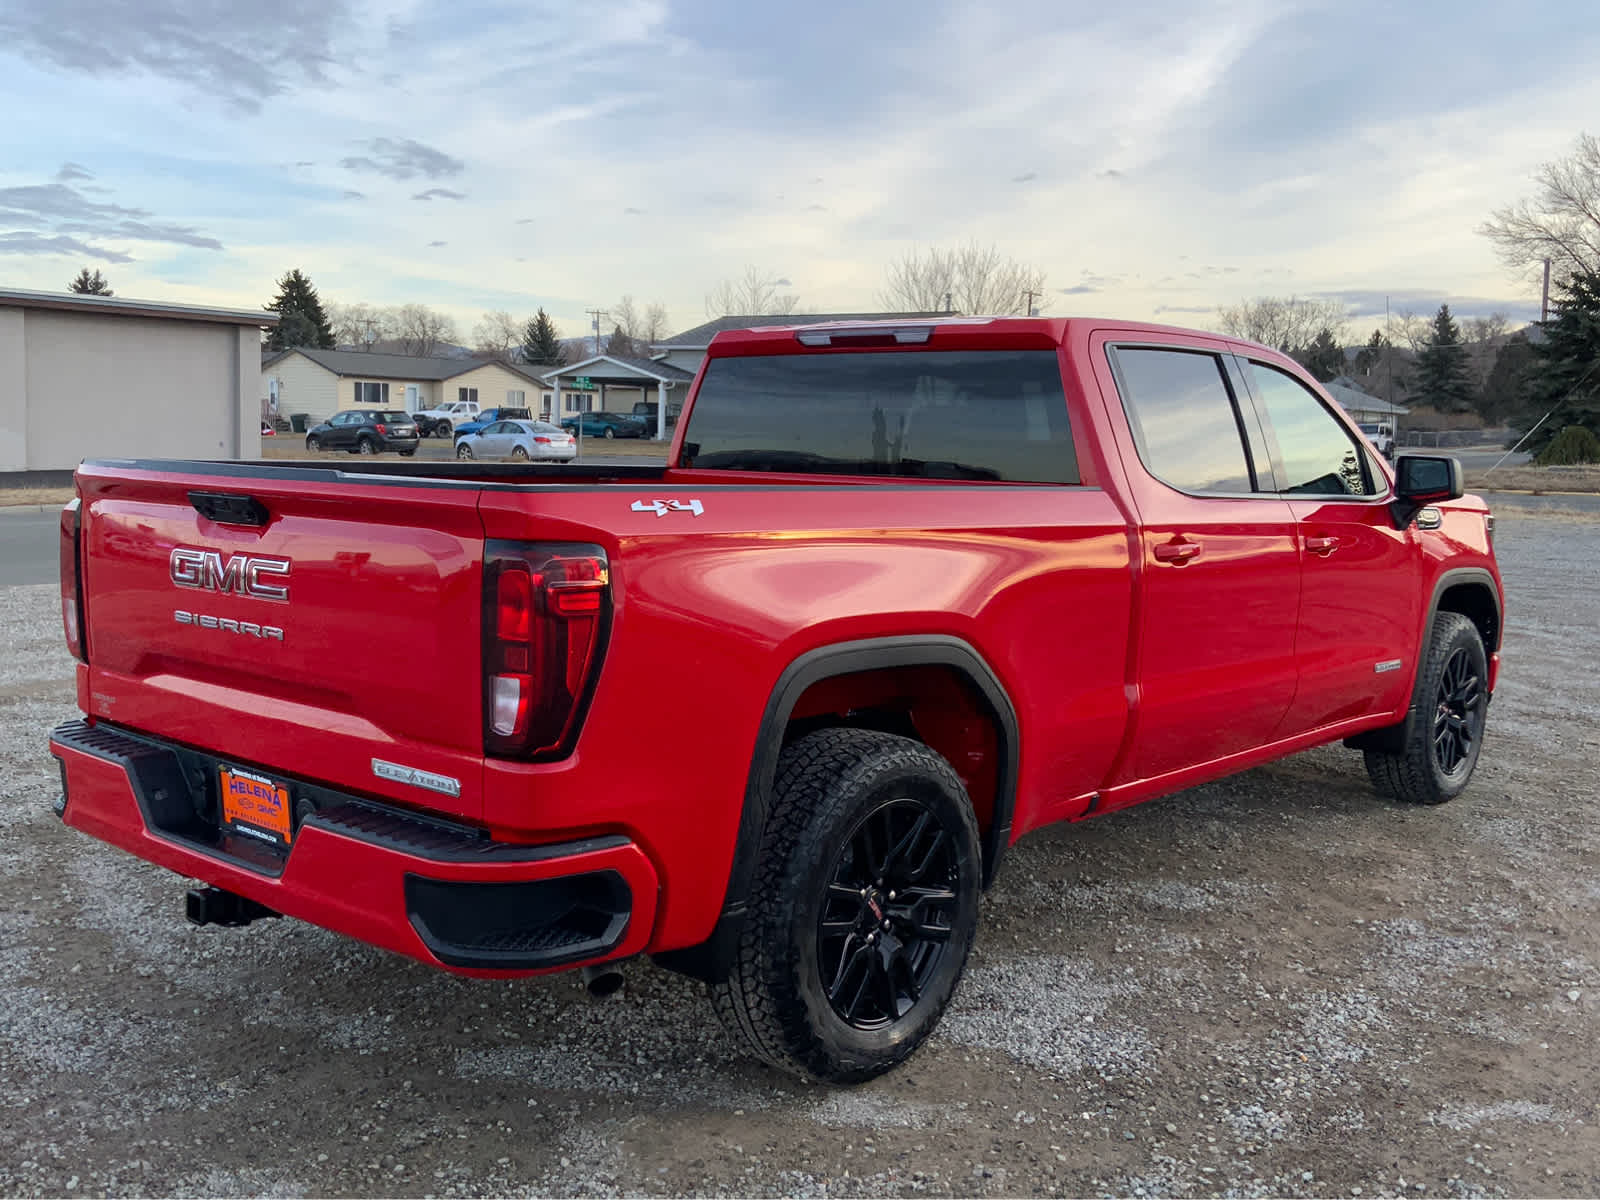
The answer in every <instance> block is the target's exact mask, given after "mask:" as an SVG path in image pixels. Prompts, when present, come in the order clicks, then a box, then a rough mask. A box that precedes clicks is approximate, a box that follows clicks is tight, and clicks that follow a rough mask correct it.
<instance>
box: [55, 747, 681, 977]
mask: <svg viewBox="0 0 1600 1200" xmlns="http://www.w3.org/2000/svg"><path fill="white" fill-rule="evenodd" d="M50 752H51V753H52V754H53V755H55V757H56V758H57V759H58V760H59V761H60V764H61V776H62V786H63V806H62V809H61V816H62V819H63V820H64V821H65V822H66V823H67V824H68V825H70V826H72V827H73V828H75V829H80V830H82V831H83V832H85V833H88V834H91V835H92V836H94V837H97V838H99V839H101V840H102V841H106V842H109V843H111V844H112V845H114V846H119V847H121V848H122V849H124V850H127V851H128V852H129V853H131V854H135V855H137V856H138V857H140V858H143V859H146V860H148V861H149V862H153V863H156V864H158V865H160V866H163V867H166V868H168V869H169V870H172V871H176V872H178V873H179V874H181V875H184V876H188V877H191V878H195V879H201V880H204V881H205V882H206V883H209V884H211V885H213V886H215V887H219V888H224V889H226V890H227V891H230V892H234V893H236V894H238V895H240V896H245V897H248V898H249V899H251V900H254V901H256V902H257V903H259V904H263V905H265V906H266V907H268V908H270V909H272V910H274V911H275V912H280V913H283V914H284V915H285V916H291V917H297V918H299V919H301V920H303V921H309V922H311V923H312V924H315V925H321V926H322V927H324V928H326V929H331V930H334V931H335V932H338V933H343V934H346V935H348V936H350V937H353V938H357V939H359V940H360V941H363V942H369V943H371V944H372V945H375V946H382V947H384V948H385V949H388V950H393V951H396V952H397V953H400V954H405V955H409V956H410V957H412V958H416V959H419V960H421V961H423V962H426V963H429V964H431V965H433V966H438V967H442V968H444V969H446V970H450V971H454V972H457V973H459V974H467V975H506V974H529V973H534V972H540V971H548V970H554V969H558V968H562V967H571V966H576V965H579V964H582V963H590V962H599V961H602V960H605V959H612V958H623V957H627V956H629V955H632V954H637V953H639V952H640V951H642V950H643V949H644V948H645V946H646V945H647V943H648V942H649V939H650V934H651V929H652V927H653V925H654V922H655V916H656V896H657V886H658V882H657V877H656V872H655V869H654V867H653V866H652V865H651V863H650V861H649V859H648V858H647V857H646V856H645V854H644V852H643V851H642V850H640V849H639V847H638V846H636V845H634V844H633V843H632V842H630V841H628V840H627V839H626V838H623V837H620V836H609V837H592V838H585V839H583V840H581V841H574V842H564V843H559V844H555V845H539V846H534V845H519V844H512V843H506V842H494V841H490V840H488V839H487V838H484V837H481V836H478V835H477V833H476V831H474V830H471V829H468V828H466V827H464V826H460V825H455V824H451V823H447V822H443V821H434V820H431V819H428V818H424V817H418V816H414V815H412V814H409V813H406V812H403V811H402V810H399V809H396V808H391V807H388V806H385V805H380V804H377V803H374V802H371V801H368V800H365V799H361V798H358V797H354V796H347V795H341V794H339V793H335V792H331V791H329V790H327V789H324V788H321V787H319V786H317V785H315V784H311V783H302V782H299V781H295V780H283V782H285V783H286V784H288V785H289V787H290V790H291V795H292V796H293V798H294V805H295V807H296V808H297V809H299V810H300V813H301V816H300V819H299V820H298V824H297V827H296V829H295V831H294V837H293V842H292V845H291V847H290V848H289V849H288V851H287V852H283V851H279V850H277V849H275V848H272V847H269V846H264V845H261V844H260V843H257V842H253V841H250V840H248V839H245V838H241V837H239V836H237V835H230V834H228V833H227V832H225V831H223V830H221V829H220V828H219V825H218V820H217V816H216V807H215V805H216V802H217V800H216V786H215V780H216V774H217V768H218V767H219V766H221V765H223V764H222V763H221V762H220V761H219V760H217V759H214V758H211V757H210V756H207V755H202V754H199V753H197V752H194V751H188V750H185V749H182V748H180V747H177V746H174V745H171V744H168V743H164V742H162V741H159V740H157V739H154V738H148V737H144V736H142V735H136V734H131V733H129V732H126V731H124V730H120V729H117V728H115V727H113V726H109V725H105V724H99V725H93V726H91V725H89V724H87V723H85V722H82V721H74V722H71V723H69V724H66V725H63V726H61V727H60V728H58V729H57V730H55V731H54V732H53V733H52V734H51V735H50ZM239 765H240V766H245V765H247V764H242V763H241V764H239Z"/></svg>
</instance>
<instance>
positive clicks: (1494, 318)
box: [1461, 312, 1511, 396]
mask: <svg viewBox="0 0 1600 1200" xmlns="http://www.w3.org/2000/svg"><path fill="white" fill-rule="evenodd" d="M1510 331H1511V321H1510V318H1508V317H1507V316H1506V314H1505V313H1502V312H1497V313H1490V314H1489V315H1488V316H1487V317H1473V318H1471V319H1470V320H1466V321H1463V322H1461V332H1462V333H1463V334H1465V335H1466V336H1465V342H1466V347H1467V368H1468V370H1470V371H1471V372H1472V383H1473V394H1474V395H1478V396H1481V395H1483V392H1484V389H1485V388H1486V387H1487V386H1488V383H1489V376H1490V374H1491V373H1492V372H1493V371H1494V364H1495V360H1496V359H1497V358H1499V357H1500V346H1501V344H1502V343H1504V341H1505V340H1506V335H1507V334H1508V333H1509V332H1510Z"/></svg>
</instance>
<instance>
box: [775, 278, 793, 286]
mask: <svg viewBox="0 0 1600 1200" xmlns="http://www.w3.org/2000/svg"><path fill="white" fill-rule="evenodd" d="M772 286H773V287H793V286H794V284H792V283H790V282H789V281H788V280H787V279H774V280H773V281H772Z"/></svg>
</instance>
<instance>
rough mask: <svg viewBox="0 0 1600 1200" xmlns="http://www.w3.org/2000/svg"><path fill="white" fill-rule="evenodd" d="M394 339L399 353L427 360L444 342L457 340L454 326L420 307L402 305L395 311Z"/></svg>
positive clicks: (445, 317)
mask: <svg viewBox="0 0 1600 1200" xmlns="http://www.w3.org/2000/svg"><path fill="white" fill-rule="evenodd" d="M394 318H395V329H394V336H395V339H396V340H397V341H398V342H399V349H400V353H401V354H412V355H415V356H417V357H418V358H427V357H429V356H431V355H433V354H434V353H435V352H437V351H438V349H439V347H440V346H441V345H443V344H444V343H445V342H453V341H455V340H456V323H455V322H454V321H453V320H451V319H450V318H449V317H447V316H445V314H443V313H438V312H434V311H433V309H431V308H429V307H427V306H426V305H423V304H402V305H401V306H400V307H399V308H397V309H395V310H394Z"/></svg>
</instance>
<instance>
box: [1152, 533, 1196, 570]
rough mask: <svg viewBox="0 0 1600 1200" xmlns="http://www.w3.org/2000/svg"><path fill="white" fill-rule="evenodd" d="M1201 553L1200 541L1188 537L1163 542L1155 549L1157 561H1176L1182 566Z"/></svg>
mask: <svg viewBox="0 0 1600 1200" xmlns="http://www.w3.org/2000/svg"><path fill="white" fill-rule="evenodd" d="M1199 553H1200V543H1199V542H1191V541H1189V540H1188V539H1187V538H1185V539H1184V540H1182V541H1177V542H1162V543H1161V544H1160V545H1159V546H1157V547H1156V550H1155V554H1156V561H1157V562H1169V563H1176V564H1177V565H1178V566H1180V567H1181V566H1182V565H1183V564H1184V563H1186V562H1188V561H1189V560H1190V559H1191V558H1193V557H1194V556H1195V555H1196V554H1199Z"/></svg>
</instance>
